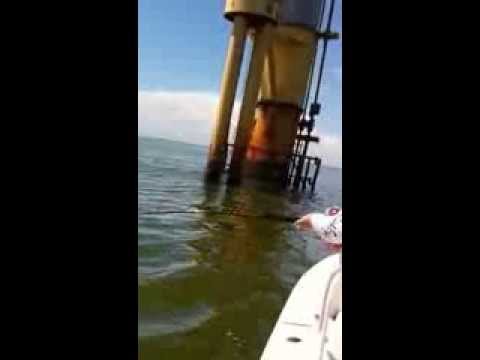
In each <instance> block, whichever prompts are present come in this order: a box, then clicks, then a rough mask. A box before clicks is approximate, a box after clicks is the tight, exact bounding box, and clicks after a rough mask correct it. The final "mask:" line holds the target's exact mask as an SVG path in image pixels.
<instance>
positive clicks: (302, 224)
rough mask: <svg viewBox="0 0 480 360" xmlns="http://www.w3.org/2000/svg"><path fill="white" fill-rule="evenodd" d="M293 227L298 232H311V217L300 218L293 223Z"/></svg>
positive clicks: (309, 215)
mask: <svg viewBox="0 0 480 360" xmlns="http://www.w3.org/2000/svg"><path fill="white" fill-rule="evenodd" d="M295 226H296V227H297V229H299V230H311V229H312V216H311V214H308V215H305V216H302V217H301V218H300V219H298V220H297V221H295Z"/></svg>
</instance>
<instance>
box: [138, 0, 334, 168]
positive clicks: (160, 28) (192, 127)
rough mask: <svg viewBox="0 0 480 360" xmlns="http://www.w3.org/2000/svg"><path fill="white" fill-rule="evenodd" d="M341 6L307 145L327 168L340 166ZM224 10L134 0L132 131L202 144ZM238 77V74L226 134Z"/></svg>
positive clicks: (224, 36) (216, 3) (218, 71)
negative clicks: (135, 101) (135, 80)
mask: <svg viewBox="0 0 480 360" xmlns="http://www.w3.org/2000/svg"><path fill="white" fill-rule="evenodd" d="M341 5H342V1H341V0H337V1H336V6H335V11H334V19H333V24H332V30H333V31H337V32H339V33H340V40H338V41H331V42H330V43H329V46H328V50H327V57H326V63H325V71H324V76H323V79H324V81H323V82H322V87H321V90H320V95H319V99H320V102H321V104H322V112H321V114H320V116H319V117H318V118H317V122H316V129H315V130H314V135H316V136H319V137H320V139H321V143H320V145H314V146H313V147H312V149H311V150H312V151H311V154H313V155H320V156H321V157H322V158H323V160H324V163H325V164H327V165H330V166H335V167H341V166H342V165H341V164H342V151H341V150H342V139H341V131H342V109H341V96H342V92H341V84H342V67H341V61H342V51H341V25H342V23H341ZM224 7H225V0H201V1H199V0H175V1H166V0H139V19H138V20H139V48H138V63H139V74H138V109H139V110H138V133H139V136H150V137H160V138H166V139H172V140H179V141H184V142H188V143H193V144H201V145H207V144H208V143H209V142H210V133H211V130H212V126H213V119H214V114H215V110H216V105H217V100H218V91H219V87H220V80H221V75H222V72H223V65H224V61H225V53H226V48H227V43H228V37H229V34H230V30H231V23H230V22H228V21H227V20H225V18H224V17H223V10H224ZM246 53H248V45H247V50H246ZM242 70H243V69H242ZM244 78H245V71H242V76H241V79H240V82H239V91H238V96H237V98H238V100H237V102H236V105H235V109H234V115H233V118H232V130H231V138H233V136H234V131H235V123H236V119H237V117H238V112H239V111H238V110H239V98H240V96H241V92H242V84H243V83H244Z"/></svg>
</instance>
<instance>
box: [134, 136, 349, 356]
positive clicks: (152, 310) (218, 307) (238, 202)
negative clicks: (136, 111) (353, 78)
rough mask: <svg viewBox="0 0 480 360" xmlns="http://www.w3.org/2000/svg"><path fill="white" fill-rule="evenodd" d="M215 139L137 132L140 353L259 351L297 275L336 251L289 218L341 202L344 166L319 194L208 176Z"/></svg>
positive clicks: (324, 176) (323, 182) (324, 179)
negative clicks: (203, 142)
mask: <svg viewBox="0 0 480 360" xmlns="http://www.w3.org/2000/svg"><path fill="white" fill-rule="evenodd" d="M206 157H207V149H206V147H203V146H198V145H189V144H184V143H180V142H173V141H167V140H160V139H150V138H139V159H138V182H139V188H138V256H139V258H138V277H139V278H138V282H139V287H138V296H139V310H138V329H139V330H138V343H139V359H140V360H153V359H155V360H163V359H165V360H167V359H172V360H173V359H176V360H183V359H195V360H217V359H218V360H220V359H221V360H229V359H244V360H249V359H251V360H254V359H259V357H260V355H261V353H262V350H263V348H264V346H265V344H266V341H267V339H268V336H269V334H270V332H271V331H272V328H273V326H274V325H275V322H276V320H277V317H278V315H279V314H280V311H281V309H282V306H283V304H284V302H285V301H286V299H287V297H288V294H289V292H290V290H291V289H292V287H293V286H294V284H295V282H296V281H297V280H298V278H299V277H300V276H301V275H302V274H303V273H304V272H305V271H306V270H307V269H308V268H309V267H310V266H312V265H313V264H314V263H315V262H317V261H318V260H320V259H322V258H323V257H325V256H326V255H328V252H327V250H326V249H325V248H322V246H321V244H319V242H318V241H317V240H316V239H315V238H314V237H312V236H311V235H310V234H305V233H300V232H298V231H297V230H296V229H295V228H294V226H293V225H292V223H291V222H289V221H286V220H285V218H289V217H295V216H300V215H302V214H305V213H308V212H311V211H322V210H324V209H325V207H327V206H331V205H340V206H341V205H342V183H341V170H340V169H333V168H327V167H324V168H322V169H321V172H320V175H319V179H318V183H317V190H316V194H315V195H314V196H305V195H294V194H291V193H283V194H279V193H274V192H271V191H268V189H266V190H260V189H258V188H255V187H237V188H227V187H226V186H224V185H206V184H204V182H203V170H204V167H205V163H206Z"/></svg>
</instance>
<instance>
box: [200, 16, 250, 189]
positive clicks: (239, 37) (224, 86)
mask: <svg viewBox="0 0 480 360" xmlns="http://www.w3.org/2000/svg"><path fill="white" fill-rule="evenodd" d="M246 36H247V20H246V18H245V17H243V16H241V15H237V16H235V18H234V20H233V28H232V33H231V35H230V40H229V44H228V50H227V57H226V60H225V68H224V73H223V76H222V83H221V86H220V96H219V97H220V98H219V103H218V108H217V113H216V118H215V124H214V129H213V134H212V140H211V142H210V148H209V155H208V165H207V178H209V179H212V180H213V179H216V178H218V177H219V176H220V175H221V173H222V172H223V170H224V168H225V162H226V158H227V152H228V133H229V130H230V118H231V116H232V109H233V105H234V101H235V93H236V90H237V84H238V78H239V76H240V68H241V65H242V59H243V53H244V50H245V40H246Z"/></svg>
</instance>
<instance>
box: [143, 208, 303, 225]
mask: <svg viewBox="0 0 480 360" xmlns="http://www.w3.org/2000/svg"><path fill="white" fill-rule="evenodd" d="M170 214H208V215H226V216H237V217H244V218H260V219H269V220H274V221H280V222H289V223H293V222H295V221H297V220H298V217H297V216H285V215H278V214H268V213H267V214H258V215H253V214H245V213H239V212H226V211H212V210H171V211H170V210H165V211H148V212H144V213H141V214H140V216H144V215H170Z"/></svg>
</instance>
